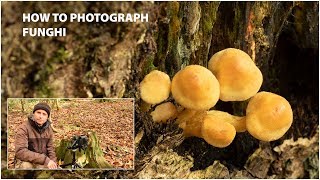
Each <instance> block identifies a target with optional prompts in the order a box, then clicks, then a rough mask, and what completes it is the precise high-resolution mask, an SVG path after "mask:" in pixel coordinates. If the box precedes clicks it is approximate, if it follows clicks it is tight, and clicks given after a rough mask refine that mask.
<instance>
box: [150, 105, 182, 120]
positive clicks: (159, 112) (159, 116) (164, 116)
mask: <svg viewBox="0 0 320 180" xmlns="http://www.w3.org/2000/svg"><path fill="white" fill-rule="evenodd" d="M177 113H178V112H177V108H176V107H175V106H174V105H173V104H172V103H171V102H166V103H162V104H160V105H158V106H157V107H156V108H155V110H154V111H152V112H151V116H152V119H153V121H154V122H157V123H161V122H162V123H165V122H167V120H169V119H173V118H175V117H176V116H177Z"/></svg>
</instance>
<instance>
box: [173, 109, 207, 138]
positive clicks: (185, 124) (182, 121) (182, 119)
mask: <svg viewBox="0 0 320 180" xmlns="http://www.w3.org/2000/svg"><path fill="white" fill-rule="evenodd" d="M206 114H207V112H206V111H204V110H203V111H197V110H192V109H185V110H183V111H182V112H181V113H180V114H179V115H178V118H177V121H176V122H177V123H178V124H179V127H180V128H181V129H183V134H184V135H185V136H186V137H190V136H195V137H199V138H202V135H201V127H202V123H203V119H204V117H205V116H206Z"/></svg>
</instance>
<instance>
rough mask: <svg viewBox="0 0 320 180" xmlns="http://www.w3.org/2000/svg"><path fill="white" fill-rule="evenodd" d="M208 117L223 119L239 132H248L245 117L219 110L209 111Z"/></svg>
mask: <svg viewBox="0 0 320 180" xmlns="http://www.w3.org/2000/svg"><path fill="white" fill-rule="evenodd" d="M208 115H209V116H212V118H215V119H221V120H223V121H225V122H228V123H230V124H231V125H233V126H234V128H235V129H236V131H237V132H245V131H246V130H247V128H246V118H245V117H239V116H234V115H231V114H229V113H227V112H223V111H217V110H210V111H208Z"/></svg>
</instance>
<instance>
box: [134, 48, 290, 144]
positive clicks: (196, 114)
mask: <svg viewBox="0 0 320 180" xmlns="http://www.w3.org/2000/svg"><path fill="white" fill-rule="evenodd" d="M262 81H263V78H262V73H261V71H260V70H259V68H258V67H257V66H256V65H255V63H254V62H253V61H252V59H251V58H250V56H249V55H248V54H247V53H245V52H243V51H241V50H239V49H234V48H228V49H224V50H222V51H219V52H217V53H216V54H214V55H213V56H212V57H211V59H210V61H209V63H208V69H207V68H205V67H203V66H199V65H189V66H187V67H185V68H184V69H182V70H180V71H179V72H178V73H177V74H175V75H174V77H173V79H172V82H171V81H170V77H169V76H168V75H167V74H166V73H164V72H161V71H158V70H154V71H152V72H150V73H149V74H148V75H146V76H145V78H144V79H143V81H142V82H141V83H140V93H141V98H142V99H143V101H145V102H147V103H149V104H152V105H156V104H159V103H161V102H163V101H164V100H166V99H167V98H168V97H169V95H170V92H171V93H172V96H173V98H174V100H175V101H176V102H177V103H178V104H179V105H181V106H182V107H183V108H184V109H183V110H178V109H177V108H176V106H175V105H174V104H173V103H171V102H166V103H163V104H160V105H158V106H157V107H156V108H155V110H154V111H153V112H152V113H151V116H152V118H153V120H154V121H155V122H166V121H167V120H169V119H175V118H177V123H178V124H179V127H181V128H182V129H183V131H184V134H185V135H186V136H196V137H200V138H203V139H204V140H205V141H206V142H208V143H209V144H211V145H213V146H215V147H220V148H223V147H226V146H228V145H230V144H231V142H232V141H233V139H234V137H235V135H236V132H245V131H246V130H247V131H248V132H249V133H250V134H251V135H252V136H253V137H255V138H257V139H259V140H262V141H274V140H277V139H279V138H281V137H282V136H283V135H284V134H285V133H286V132H287V130H288V129H289V128H290V126H291V124H292V120H293V113H292V109H291V106H290V104H289V102H288V101H287V100H286V99H285V98H283V97H281V96H279V95H277V94H274V93H270V92H258V91H259V89H260V87H261V85H262ZM219 99H220V100H221V101H245V100H248V99H250V100H249V103H248V106H247V109H246V116H244V117H238V116H234V115H231V114H229V113H226V112H223V111H218V110H210V109H211V108H212V107H214V106H215V104H216V103H217V102H218V100H219Z"/></svg>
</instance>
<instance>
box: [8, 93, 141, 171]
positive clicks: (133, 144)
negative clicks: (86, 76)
mask: <svg viewBox="0 0 320 180" xmlns="http://www.w3.org/2000/svg"><path fill="white" fill-rule="evenodd" d="M21 99H23V100H38V102H44V101H45V100H56V99H58V100H79V101H80V102H81V100H82V101H92V100H109V101H119V100H131V101H132V137H131V141H132V151H131V150H130V151H131V152H132V156H133V158H132V168H118V167H113V168H76V169H72V168H58V169H48V168H43V169H40V168H39V169H35V168H32V169H15V168H14V167H10V168H9V148H10V142H9V137H11V136H13V135H12V133H10V132H12V129H10V126H9V125H10V123H9V116H10V114H9V103H10V101H12V100H17V101H18V100H21ZM79 101H77V102H79ZM38 102H36V101H35V104H37V103H38ZM60 102H61V101H60ZM35 104H34V105H35ZM34 105H33V106H34ZM50 105H51V104H50ZM33 106H32V109H33ZM51 106H52V105H51ZM134 106H135V99H134V98H7V168H8V169H9V170H134V167H135V154H136V153H135V143H134V134H135V131H134V124H135V122H134V117H135V110H134ZM53 108H54V107H51V112H52V111H53V114H55V111H57V110H55V109H53ZM62 108H63V107H62ZM29 110H30V107H29ZM28 113H29V114H32V111H31V112H28ZM24 116H25V117H23V118H24V119H25V120H27V116H28V115H27V114H26V113H25V114H24ZM50 118H52V117H50ZM50 118H49V119H50ZM107 118H108V117H106V119H107ZM52 120H53V121H59V119H57V120H55V119H52ZM90 130H91V129H86V130H85V131H87V132H88V131H90ZM96 130H97V131H96V132H98V129H96ZM58 133H59V132H58ZM106 133H110V132H106ZM10 134H11V135H10ZM55 137H56V135H55ZM55 137H54V138H55ZM13 138H14V137H13ZM71 141H72V140H71V139H70V142H71ZM100 142H101V139H100ZM11 143H13V142H11ZM59 143H60V142H59ZM13 146H14V145H13ZM55 148H56V147H55ZM70 151H71V150H70ZM74 151H75V150H74ZM12 153H15V152H14V151H13V152H10V154H12ZM70 153H72V152H70ZM70 153H69V154H70ZM56 154H57V152H56Z"/></svg>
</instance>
